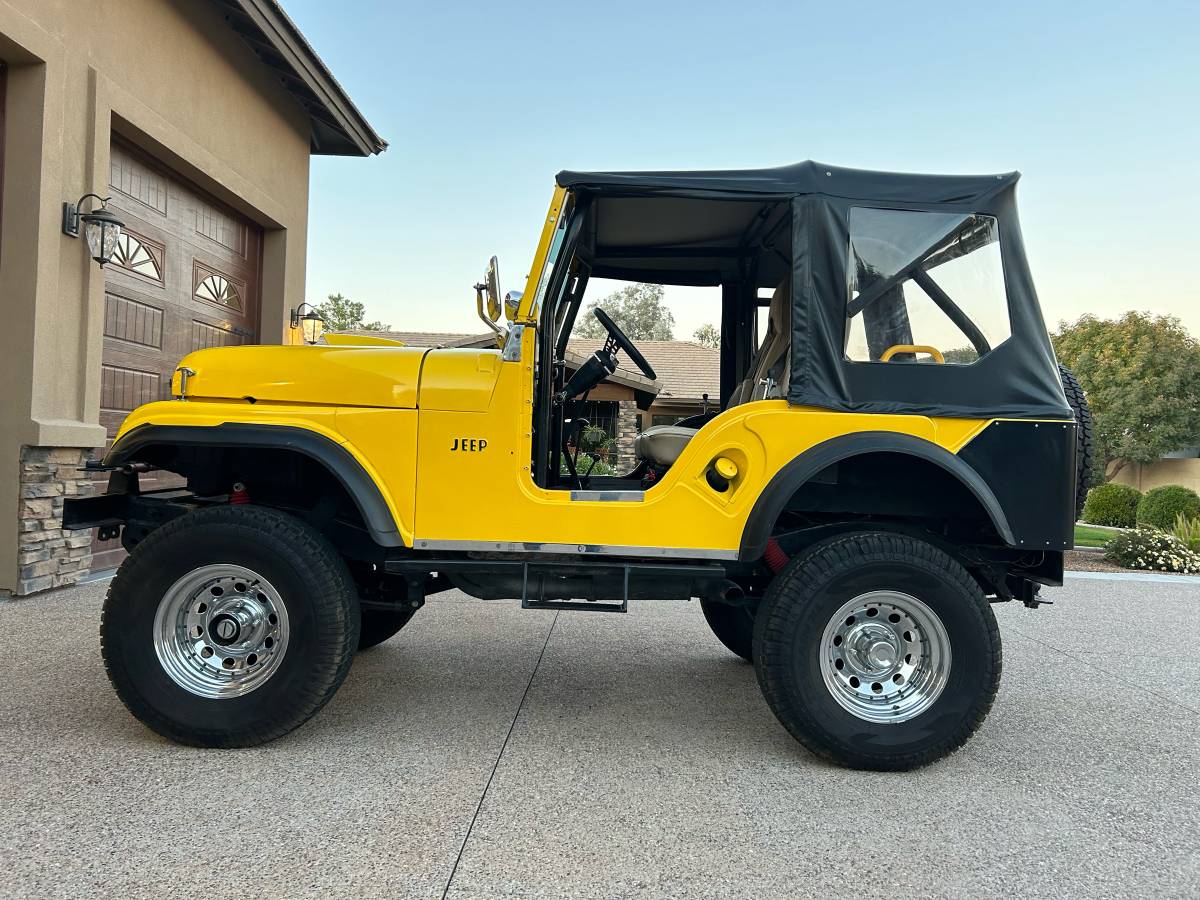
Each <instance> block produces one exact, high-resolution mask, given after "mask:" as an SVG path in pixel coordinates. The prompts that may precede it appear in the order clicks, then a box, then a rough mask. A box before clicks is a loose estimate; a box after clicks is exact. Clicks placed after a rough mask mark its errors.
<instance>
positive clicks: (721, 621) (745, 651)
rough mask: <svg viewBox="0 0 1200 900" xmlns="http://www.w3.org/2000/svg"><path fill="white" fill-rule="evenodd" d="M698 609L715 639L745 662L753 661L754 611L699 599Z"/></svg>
mask: <svg viewBox="0 0 1200 900" xmlns="http://www.w3.org/2000/svg"><path fill="white" fill-rule="evenodd" d="M700 609H701V610H702V611H703V612H704V620H705V621H706V622H708V627H709V628H711V629H712V633H713V634H715V635H716V636H717V640H719V641H720V642H721V643H722V644H724V645H725V647H726V648H727V649H728V650H730V651H732V652H733V653H735V654H737V655H738V656H740V657H741V658H742V659H744V660H745V661H746V662H749V663H752V662H754V612H753V610H752V609H751V608H749V607H746V606H732V605H730V604H728V603H718V602H716V601H714V600H701V601H700Z"/></svg>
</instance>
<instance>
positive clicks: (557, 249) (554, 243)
mask: <svg viewBox="0 0 1200 900" xmlns="http://www.w3.org/2000/svg"><path fill="white" fill-rule="evenodd" d="M573 206H574V200H573V198H571V197H569V196H568V197H567V199H566V202H565V203H563V208H562V212H561V213H560V214H559V217H558V222H557V223H556V225H555V228H554V237H552V238H551V239H550V249H549V250H548V251H547V253H546V261H545V262H544V263H543V264H542V272H541V274H540V275H539V276H538V283H537V289H536V290H535V291H534V292H533V305H532V306H530V307H529V309H530V315H531V316H533V317H534V318H537V315H538V311H539V310H540V309H541V308H542V301H543V300H545V298H546V285H548V284H549V283H550V276H551V274H553V272H554V264H555V263H556V262H557V261H558V257H559V254H561V253H562V246H563V240H564V238H565V237H566V234H567V222H568V221H570V219H571V209H572V207H573Z"/></svg>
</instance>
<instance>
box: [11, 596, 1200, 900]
mask: <svg viewBox="0 0 1200 900" xmlns="http://www.w3.org/2000/svg"><path fill="white" fill-rule="evenodd" d="M105 589H106V586H105V585H102V584H101V585H89V586H84V587H81V588H76V589H73V590H69V591H62V592H58V593H55V594H52V595H49V596H45V597H41V598H36V599H30V600H23V601H18V602H10V603H0V664H2V665H3V670H4V678H3V679H2V680H0V894H3V895H5V896H38V897H46V896H63V897H78V896H81V895H84V894H103V895H112V896H115V895H120V896H124V897H134V896H152V895H154V896H163V895H173V896H187V897H222V898H239V900H240V898H253V897H284V896H287V897H325V898H330V897H342V896H347V895H364V896H380V897H385V896H386V897H397V896H414V897H440V896H443V895H444V893H446V892H447V888H448V893H449V895H450V896H454V897H459V896H462V897H494V896H497V895H507V894H515V895H524V896H566V895H577V896H647V895H648V896H653V895H670V896H674V897H681V896H711V895H726V896H745V897H762V896H770V895H775V896H782V895H792V896H802V895H808V896H812V895H821V896H831V895H837V896H855V897H874V896H893V897H894V896H909V895H935V896H1014V895H1042V896H1055V897H1058V896H1064V895H1075V896H1112V895H1125V896H1128V895H1156V896H1168V895H1170V896H1184V895H1192V896H1195V895H1196V894H1197V893H1200V852H1198V851H1197V847H1198V846H1200V786H1198V779H1200V774H1198V771H1200V749H1198V740H1200V699H1198V698H1200V693H1198V692H1197V691H1196V685H1197V684H1200V652H1198V651H1197V643H1196V628H1195V627H1194V623H1195V622H1196V621H1197V619H1198V617H1200V583H1197V584H1195V585H1192V584H1178V583H1166V582H1139V581H1112V580H1101V579H1092V578H1087V579H1084V578H1072V579H1071V580H1070V581H1069V582H1068V585H1067V587H1065V588H1063V589H1061V590H1054V591H1051V592H1050V596H1051V597H1052V598H1053V599H1054V600H1055V605H1054V606H1053V607H1046V608H1042V609H1040V610H1036V611H1031V610H1026V609H1024V608H1022V607H1016V606H1013V605H1006V606H1000V607H998V608H997V612H998V614H999V617H1000V619H1001V631H1002V634H1003V637H1004V643H1005V651H1006V652H1005V672H1004V679H1003V686H1002V688H1001V691H1000V696H999V698H998V699H997V702H996V706H995V708H994V709H993V711H992V714H991V717H990V718H989V719H988V721H987V722H986V724H985V725H984V727H983V729H982V730H981V732H980V733H979V734H978V735H976V737H975V738H974V740H972V741H971V742H970V743H969V744H968V745H967V746H966V748H964V749H963V750H962V751H960V752H959V753H957V754H955V755H954V756H952V757H950V758H949V759H947V760H944V761H942V762H940V763H937V764H935V765H933V766H930V767H928V768H926V769H923V770H921V771H918V772H915V773H909V774H887V775H881V774H872V773H864V772H851V771H846V770H843V769H838V768H834V767H832V766H829V765H826V764H824V763H821V762H818V761H817V760H815V759H813V758H812V757H811V756H809V755H808V754H807V753H806V752H805V751H804V750H803V749H801V748H800V747H799V746H798V745H797V744H795V743H794V742H793V741H792V739H791V738H790V737H789V736H788V735H787V734H786V733H785V732H784V730H783V729H782V728H781V727H780V726H779V725H778V724H777V723H776V722H775V720H774V718H773V717H772V716H771V713H770V712H769V711H768V710H767V708H766V706H765V704H764V703H763V701H762V700H761V698H760V696H759V692H758V686H757V684H756V683H755V680H754V673H753V670H752V669H751V667H750V666H748V665H746V664H744V663H742V662H741V661H740V660H738V659H736V658H735V657H733V656H731V655H730V654H729V653H727V652H726V651H725V650H724V649H723V648H722V647H721V646H720V645H719V644H718V643H717V641H716V639H715V638H714V637H712V635H711V634H710V633H709V632H708V630H707V628H706V626H705V624H704V621H703V619H702V617H701V615H700V611H699V609H698V607H697V606H696V604H694V603H693V604H683V603H678V604H671V603H643V604H638V605H636V606H635V608H634V611H633V612H631V613H630V614H629V615H625V616H619V615H600V614H578V613H576V614H570V613H560V614H557V615H556V614H554V613H549V612H542V611H531V612H522V611H521V610H520V609H519V608H518V606H517V604H515V603H509V602H499V603H497V602H493V603H485V602H481V601H475V600H470V599H468V598H466V597H463V596H462V595H458V594H446V595H441V596H438V597H435V598H433V599H431V600H430V602H429V604H428V605H427V606H426V608H425V609H424V610H422V612H420V613H419V614H418V615H417V618H416V619H414V621H413V624H412V625H411V626H409V628H408V629H406V630H405V631H404V632H402V633H401V634H400V635H399V636H397V637H396V638H395V639H393V640H392V641H390V642H388V643H387V644H384V645H383V646H382V647H380V648H378V649H376V650H372V651H370V652H368V653H365V654H363V655H362V656H360V657H359V658H358V660H357V661H356V662H355V664H354V668H353V670H352V671H351V673H350V677H349V678H348V680H347V681H346V684H345V685H344V686H343V687H342V689H341V691H340V692H339V694H338V695H337V697H335V698H334V700H333V702H332V703H331V704H330V705H329V706H328V707H326V709H325V710H324V711H323V712H322V713H321V714H320V715H318V717H317V718H316V719H315V720H313V721H312V722H310V723H309V724H308V725H306V726H305V727H303V728H302V729H300V730H299V731H297V732H295V733H293V734H292V735H290V736H289V737H287V738H285V739H283V740H281V741H278V742H276V743H274V744H271V745H268V746H266V747H261V748H258V749H253V750H242V751H202V750H194V749H190V748H185V747H178V746H175V745H172V744H169V743H167V742H166V741H164V740H162V739H160V738H158V737H157V736H155V735H154V734H152V733H151V732H149V731H148V730H146V729H145V728H143V727H142V726H141V725H140V724H138V723H137V722H136V721H134V720H133V719H132V718H130V716H129V715H128V714H127V713H126V712H125V710H124V708H123V707H122V706H121V705H120V703H119V702H118V701H117V699H116V697H115V696H114V694H113V693H112V691H111V689H110V688H109V685H108V682H107V680H106V678H105V676H104V671H103V668H102V665H101V663H100V659H99V652H98V647H97V643H98V641H97V636H96V629H97V623H98V620H99V612H98V611H99V606H100V602H101V599H102V596H103V593H104V591H105Z"/></svg>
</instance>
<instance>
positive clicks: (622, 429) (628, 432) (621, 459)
mask: <svg viewBox="0 0 1200 900" xmlns="http://www.w3.org/2000/svg"><path fill="white" fill-rule="evenodd" d="M637 436H638V410H637V403H636V402H634V401H633V400H620V401H618V402H617V439H616V442H615V443H616V451H617V459H616V464H615V465H614V468H615V469H616V470H617V471H618V472H628V471H629V470H630V469H632V468H633V467H634V466H635V465H636V464H637V460H636V459H635V458H634V455H633V442H634V439H635V438H637Z"/></svg>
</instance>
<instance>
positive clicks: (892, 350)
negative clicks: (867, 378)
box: [879, 344, 946, 365]
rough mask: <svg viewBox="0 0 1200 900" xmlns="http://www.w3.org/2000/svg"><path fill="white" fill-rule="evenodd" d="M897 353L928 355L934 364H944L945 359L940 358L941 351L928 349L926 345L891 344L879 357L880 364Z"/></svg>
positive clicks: (933, 348)
mask: <svg viewBox="0 0 1200 900" xmlns="http://www.w3.org/2000/svg"><path fill="white" fill-rule="evenodd" d="M897 353H928V354H929V355H930V356H932V357H933V361H934V362H935V363H938V364H939V365H940V364H944V363H945V362H946V357H944V356H942V351H941V350H939V349H938V348H937V347H930V346H929V345H928V344H892V346H890V347H888V348H887V349H886V350H884V351H883V356H881V357H879V361H880V362H887V361H888V360H889V359H891V358H892V357H893V356H895V355H896V354H897Z"/></svg>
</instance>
